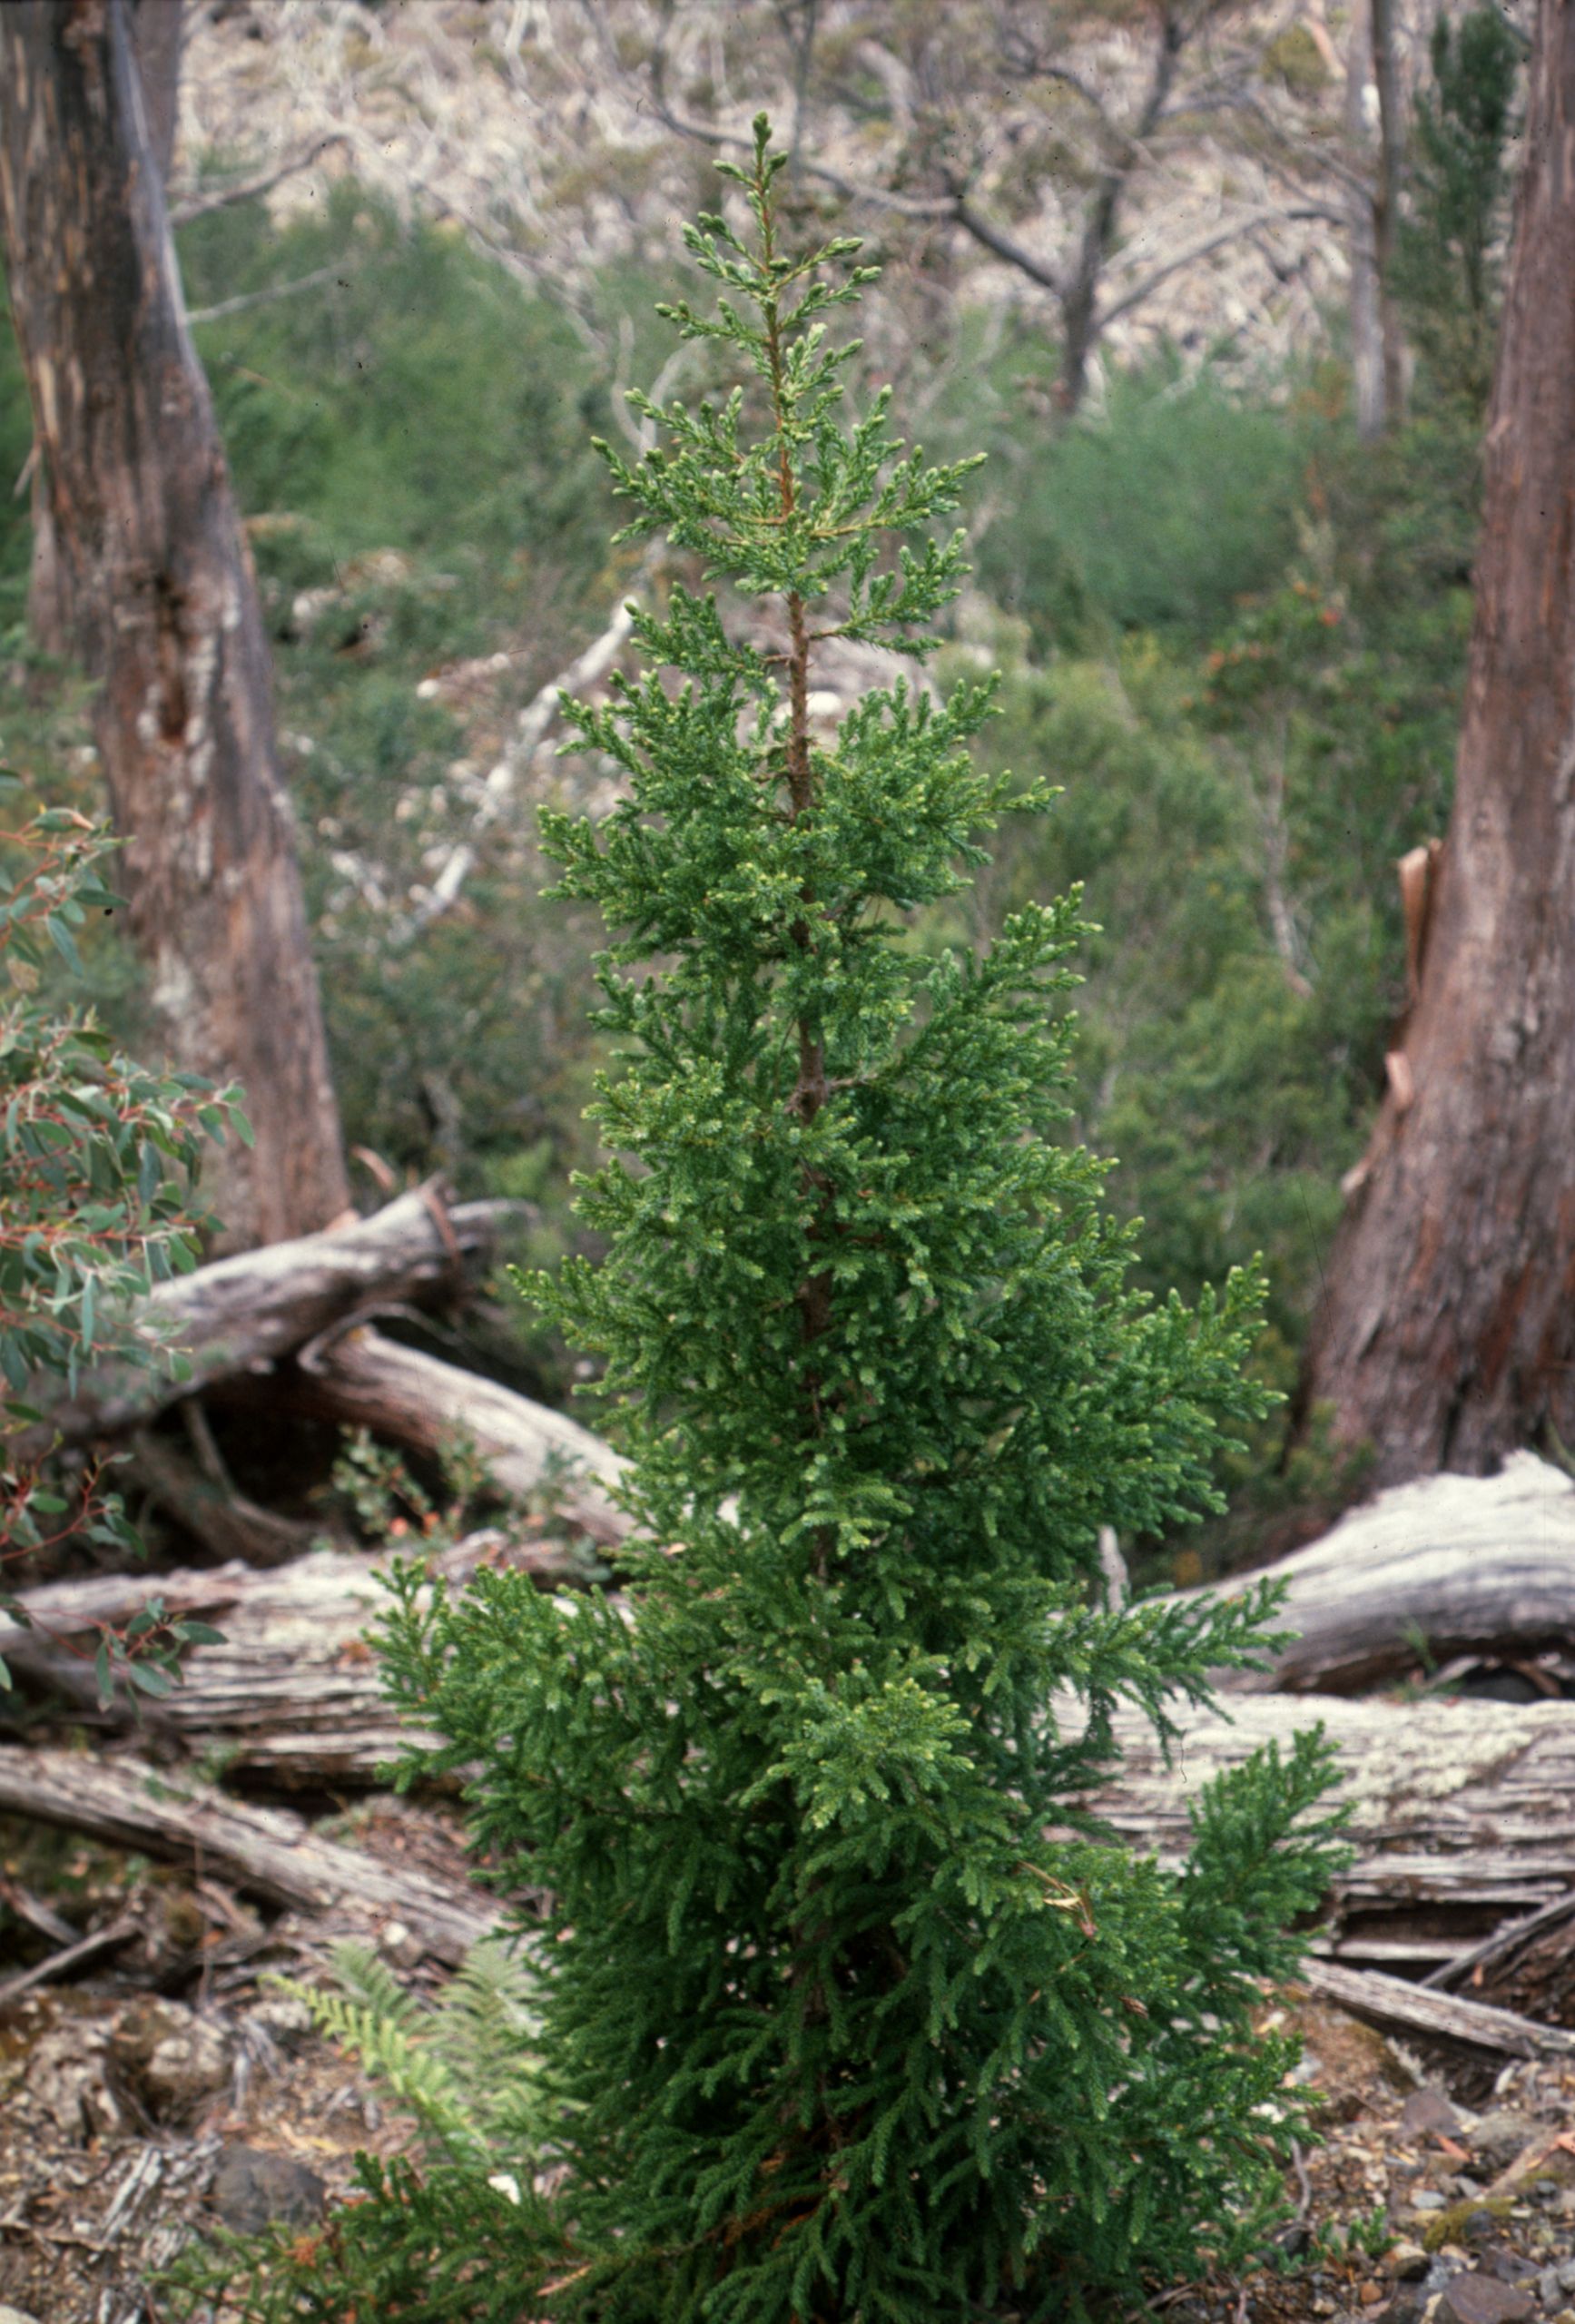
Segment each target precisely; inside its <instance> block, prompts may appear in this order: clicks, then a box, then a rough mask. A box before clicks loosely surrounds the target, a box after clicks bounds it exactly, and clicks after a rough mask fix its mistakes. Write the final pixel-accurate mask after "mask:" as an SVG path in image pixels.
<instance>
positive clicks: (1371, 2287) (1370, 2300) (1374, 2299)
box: [1356, 2283, 1383, 2308]
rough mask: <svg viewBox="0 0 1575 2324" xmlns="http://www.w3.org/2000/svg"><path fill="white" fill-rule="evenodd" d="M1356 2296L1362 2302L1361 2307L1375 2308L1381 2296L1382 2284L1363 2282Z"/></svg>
mask: <svg viewBox="0 0 1575 2324" xmlns="http://www.w3.org/2000/svg"><path fill="white" fill-rule="evenodd" d="M1356 2297H1357V2299H1359V2300H1360V2301H1361V2302H1362V2305H1363V2308H1376V2307H1377V2305H1378V2303H1379V2301H1380V2300H1381V2299H1383V2285H1382V2284H1372V2283H1368V2284H1363V2287H1362V2289H1361V2290H1360V2291H1359V2292H1358V2293H1357V2295H1356Z"/></svg>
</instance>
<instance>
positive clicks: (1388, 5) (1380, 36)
mask: <svg viewBox="0 0 1575 2324" xmlns="http://www.w3.org/2000/svg"><path fill="white" fill-rule="evenodd" d="M1369 12H1370V14H1369V22H1370V25H1371V28H1372V34H1373V86H1374V87H1375V88H1376V90H1377V92H1378V185H1377V191H1376V193H1375V195H1374V198H1373V257H1374V261H1375V262H1376V266H1377V273H1378V321H1379V336H1380V341H1381V345H1382V349H1383V419H1384V425H1385V426H1386V427H1390V428H1393V426H1394V425H1395V424H1396V422H1397V421H1398V420H1400V419H1403V417H1404V414H1405V332H1404V329H1403V325H1402V322H1401V317H1400V301H1399V300H1398V298H1397V297H1396V295H1395V289H1394V254H1395V245H1396V242H1397V241H1398V239H1399V234H1400V190H1401V182H1402V178H1403V170H1404V161H1405V107H1404V100H1403V96H1402V94H1401V88H1400V58H1399V55H1398V54H1397V52H1396V50H1395V45H1394V0H1369Z"/></svg>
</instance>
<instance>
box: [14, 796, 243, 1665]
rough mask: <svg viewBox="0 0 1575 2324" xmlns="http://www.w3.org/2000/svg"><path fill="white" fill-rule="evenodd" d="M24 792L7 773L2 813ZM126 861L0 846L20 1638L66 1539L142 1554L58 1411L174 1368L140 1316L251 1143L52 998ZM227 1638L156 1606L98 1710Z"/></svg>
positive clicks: (122, 1641) (87, 842)
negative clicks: (60, 1444)
mask: <svg viewBox="0 0 1575 2324" xmlns="http://www.w3.org/2000/svg"><path fill="white" fill-rule="evenodd" d="M21 789H22V786H21V784H20V783H19V781H18V780H17V778H16V777H15V775H12V774H10V773H0V801H4V802H5V803H6V804H7V805H9V804H11V803H14V802H15V801H16V800H17V799H18V797H19V795H20V793H21ZM114 846H115V842H114V841H113V838H112V837H111V835H110V833H109V832H108V831H106V830H105V829H104V828H103V826H102V825H99V824H94V823H91V822H89V821H88V820H87V818H86V817H85V816H84V815H80V814H78V813H77V812H75V811H74V809H72V808H67V807H51V808H43V809H39V810H38V811H36V812H34V813H32V814H28V815H25V816H24V817H23V818H22V819H21V820H20V821H19V822H17V823H16V824H15V825H14V826H11V827H9V828H5V829H0V970H3V971H4V973H5V980H6V981H5V986H4V987H3V988H0V992H3V994H4V997H3V998H0V1410H3V1412H4V1416H5V1428H4V1432H3V1439H4V1441H3V1443H0V1609H3V1610H5V1612H6V1613H8V1614H10V1615H11V1616H12V1618H13V1619H14V1620H19V1621H22V1622H24V1623H30V1622H31V1621H32V1620H33V1619H34V1618H33V1617H32V1616H31V1615H30V1614H29V1612H28V1610H27V1609H26V1607H25V1605H24V1604H22V1603H21V1602H20V1601H19V1600H17V1599H16V1598H15V1597H14V1596H12V1595H11V1594H9V1593H8V1592H7V1590H6V1588H5V1584H6V1581H7V1579H11V1580H15V1568H16V1565H17V1563H18V1562H19V1561H24V1560H28V1559H31V1558H35V1557H37V1556H39V1555H41V1554H42V1553H44V1551H48V1550H50V1549H52V1548H54V1546H55V1545H57V1544H58V1543H60V1542H62V1541H67V1540H71V1539H81V1540H84V1541H93V1542H98V1543H102V1544H103V1546H104V1547H105V1548H107V1549H109V1550H110V1551H112V1552H113V1553H114V1554H115V1555H117V1556H118V1557H119V1558H121V1559H122V1560H123V1559H124V1558H125V1557H126V1556H127V1555H128V1554H131V1553H134V1552H135V1551H136V1550H137V1548H138V1547H139V1543H138V1541H137V1537H136V1534H135V1531H134V1530H133V1527H132V1525H131V1523H130V1521H129V1519H128V1517H127V1515H126V1512H125V1509H124V1507H123V1502H122V1501H121V1498H120V1496H119V1494H118V1493H116V1492H114V1491H113V1461H112V1460H111V1459H110V1458H108V1457H106V1456H104V1455H103V1454H102V1453H96V1454H94V1455H93V1456H91V1457H89V1458H88V1459H87V1461H86V1462H84V1464H82V1465H81V1466H80V1467H79V1469H78V1470H77V1472H75V1473H74V1475H71V1476H69V1477H68V1476H66V1475H64V1474H57V1473H55V1472H54V1471H53V1470H52V1467H51V1461H50V1456H51V1454H52V1453H53V1452H54V1451H55V1449H56V1446H55V1444H54V1441H53V1439H52V1434H51V1423H50V1401H49V1400H50V1398H51V1397H61V1396H63V1395H73V1394H74V1393H75V1391H76V1385H77V1380H78V1377H79V1374H81V1373H82V1372H83V1371H84V1370H85V1369H87V1368H89V1367H90V1366H97V1365H104V1364H118V1365H121V1366H131V1367H133V1368H134V1367H137V1366H147V1365H152V1364H157V1363H159V1362H160V1361H168V1362H169V1363H170V1364H171V1365H172V1368H177V1369H178V1366H179V1363H180V1358H179V1356H178V1354H176V1353H175V1352H174V1351H172V1350H168V1349H166V1348H165V1347H164V1346H163V1344H162V1342H161V1339H160V1337H159V1335H158V1333H157V1331H156V1329H155V1327H154V1325H153V1324H151V1323H150V1322H149V1320H148V1317H147V1315H146V1314H145V1312H140V1305H139V1304H140V1303H141V1302H142V1301H143V1299H145V1297H146V1295H147V1294H148V1293H149V1292H150V1291H151V1290H152V1288H153V1285H155V1284H157V1283H161V1282H168V1281H169V1279H170V1278H171V1276H172V1275H184V1274H189V1273H190V1272H191V1270H192V1268H193V1267H194V1266H195V1265H196V1264H197V1258H198V1246H199V1239H200V1237H201V1235H202V1231H203V1229H204V1228H205V1227H206V1226H210V1225H211V1224H212V1221H210V1220H208V1219H206V1218H205V1217H204V1216H202V1214H201V1212H199V1211H198V1210H196V1208H195V1206H194V1201H195V1195H196V1187H197V1177H198V1172H199V1169H200V1167H201V1161H202V1147H203V1142H204V1139H205V1138H208V1137H214V1138H221V1137H224V1136H225V1135H226V1134H228V1133H231V1132H233V1133H235V1134H237V1135H240V1136H241V1137H245V1138H246V1139H247V1140H248V1141H249V1142H250V1138H251V1131H250V1129H249V1128H248V1127H247V1124H246V1119H245V1117H244V1115H243V1114H242V1113H241V1107H240V1093H239V1091H238V1090H236V1089H234V1088H229V1089H223V1090H219V1091H214V1090H213V1089H212V1088H211V1087H210V1085H209V1084H208V1083H206V1082H204V1081H202V1080H200V1079H199V1078H197V1077H196V1076H195V1075H192V1074H179V1075H165V1074H157V1073H151V1072H148V1071H147V1070H145V1069H144V1068H142V1067H141V1066H139V1065H137V1064H136V1063H134V1062H133V1060H132V1059H129V1058H126V1057H124V1056H123V1055H122V1054H121V1053H120V1051H119V1050H118V1049H116V1047H115V1044H114V1043H113V1041H112V1040H111V1039H110V1038H109V1036H108V1035H107V1034H106V1033H105V1032H104V1030H103V1028H102V1027H101V1026H100V1025H99V1024H98V1022H97V1020H96V1019H95V1018H94V1015H93V1012H92V1011H91V1010H89V1009H82V1008H79V1007H74V1006H72V1005H70V1004H69V1003H67V1002H63V1001H59V1000H55V999H54V997H53V995H52V993H51V991H50V989H49V987H48V986H47V985H45V984H44V981H43V979H44V970H45V967H46V965H48V964H49V963H51V962H53V963H54V967H55V968H56V969H59V968H61V967H62V966H64V970H65V971H66V973H67V975H68V976H69V977H71V978H76V977H80V975H81V973H82V964H81V960H80V958H79V955H78V951H77V939H78V935H79V933H82V932H84V929H85V924H86V922H87V921H88V919H89V916H90V915H92V916H93V917H94V918H97V917H98V916H100V915H101V914H103V913H107V912H110V911H113V909H114V906H115V903H116V901H118V900H117V898H116V897H115V895H114V893H113V890H112V889H111V888H110V887H109V886H108V885H107V884H106V882H105V880H104V876H103V873H104V860H105V858H106V857H108V856H109V855H111V854H112V853H113V849H114ZM34 1400H36V1401H34ZM7 1568H10V1569H11V1572H10V1574H9V1576H8V1574H7V1571H6V1570H7ZM217 1636H218V1632H217V1631H215V1630H210V1629H208V1628H207V1626H206V1625H204V1624H202V1623H192V1622H186V1621H182V1620H177V1619H175V1618H173V1617H167V1616H166V1615H165V1612H164V1609H163V1605H162V1601H161V1600H156V1599H155V1600H151V1601H150V1603H149V1604H148V1605H147V1606H146V1607H144V1608H143V1610H141V1611H140V1612H139V1613H138V1614H137V1615H135V1616H134V1617H133V1620H132V1621H131V1622H130V1624H129V1625H127V1626H125V1627H123V1628H122V1629H118V1630H113V1629H111V1628H110V1627H108V1626H107V1625H103V1626H101V1627H100V1630H99V1636H98V1641H97V1653H96V1661H97V1678H98V1687H99V1692H100V1695H101V1697H103V1698H104V1699H106V1700H107V1699H108V1697H109V1694H110V1692H111V1690H112V1688H113V1684H114V1681H115V1679H116V1678H117V1677H123V1678H125V1679H128V1680H129V1681H130V1683H131V1684H132V1685H133V1686H134V1687H135V1688H137V1689H140V1690H141V1691H142V1692H143V1693H144V1694H149V1695H163V1694H168V1693H169V1691H170V1689H171V1686H172V1682H173V1675H174V1673H175V1671H176V1670H177V1669H178V1666H179V1659H180V1652H181V1649H182V1647H183V1646H184V1645H186V1644H188V1643H190V1642H191V1641H192V1640H196V1639H199V1638H202V1637H208V1638H216V1637H217ZM7 1686H8V1680H7V1676H6V1671H5V1664H4V1663H0V1692H4V1691H5V1689H7Z"/></svg>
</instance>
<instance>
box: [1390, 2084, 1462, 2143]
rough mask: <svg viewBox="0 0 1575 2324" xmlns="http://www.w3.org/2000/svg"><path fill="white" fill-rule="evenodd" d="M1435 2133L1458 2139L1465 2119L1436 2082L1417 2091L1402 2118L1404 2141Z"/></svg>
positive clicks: (1408, 2101) (1401, 2127)
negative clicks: (1455, 2109)
mask: <svg viewBox="0 0 1575 2324" xmlns="http://www.w3.org/2000/svg"><path fill="white" fill-rule="evenodd" d="M1434 2131H1442V2132H1443V2134H1444V2136H1445V2137H1446V2138H1458V2137H1459V2136H1460V2132H1461V2119H1460V2116H1459V2115H1458V2114H1457V2113H1456V2112H1455V2111H1454V2108H1453V2107H1452V2105H1451V2104H1450V2102H1449V2100H1448V2098H1447V2097H1446V2095H1445V2094H1444V2093H1443V2092H1442V2090H1441V2089H1440V2088H1439V2087H1438V2084H1437V2083H1432V2082H1426V2083H1423V2084H1422V2088H1421V2089H1420V2090H1413V2092H1412V2093H1411V2095H1410V2097H1409V2098H1408V2099H1407V2100H1406V2102H1405V2108H1404V2112H1403V2113H1402V2115H1401V2117H1400V2135H1401V2137H1402V2138H1403V2139H1420V2138H1426V2137H1428V2136H1429V2135H1430V2133H1431V2132H1434Z"/></svg>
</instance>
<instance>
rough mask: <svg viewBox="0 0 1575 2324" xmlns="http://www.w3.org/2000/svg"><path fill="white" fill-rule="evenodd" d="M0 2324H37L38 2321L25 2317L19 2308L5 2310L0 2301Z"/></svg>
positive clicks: (3, 2304) (3, 2303)
mask: <svg viewBox="0 0 1575 2324" xmlns="http://www.w3.org/2000/svg"><path fill="white" fill-rule="evenodd" d="M0 2324H38V2319H37V2317H36V2316H27V2315H25V2314H24V2312H23V2310H22V2309H20V2308H7V2307H6V2305H5V2301H4V2300H3V2299H0Z"/></svg>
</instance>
